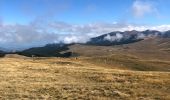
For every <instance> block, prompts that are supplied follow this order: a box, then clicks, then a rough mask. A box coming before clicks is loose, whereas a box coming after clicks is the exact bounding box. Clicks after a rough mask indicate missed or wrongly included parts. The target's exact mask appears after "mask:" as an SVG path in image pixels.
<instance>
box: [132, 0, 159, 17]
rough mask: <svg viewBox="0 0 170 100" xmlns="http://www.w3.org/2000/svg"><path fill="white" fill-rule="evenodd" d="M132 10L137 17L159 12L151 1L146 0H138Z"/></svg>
mask: <svg viewBox="0 0 170 100" xmlns="http://www.w3.org/2000/svg"><path fill="white" fill-rule="evenodd" d="M132 11H133V15H134V16H135V17H143V16H145V15H146V14H151V13H155V12H157V9H156V7H155V6H154V5H153V3H151V2H146V1H145V0H136V1H134V3H133V5H132Z"/></svg>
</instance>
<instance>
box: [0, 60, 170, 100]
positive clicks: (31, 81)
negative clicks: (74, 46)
mask: <svg viewBox="0 0 170 100" xmlns="http://www.w3.org/2000/svg"><path fill="white" fill-rule="evenodd" d="M0 62H1V63H0V99H47V100H54V99H55V100H56V99H85V100H98V99H99V100H114V99H115V100H117V99H121V100H152V99H156V100H170V95H169V94H170V85H169V84H170V73H169V72H144V71H130V70H118V69H110V68H108V67H99V66H97V65H94V64H91V63H88V62H84V61H83V60H81V59H74V58H41V59H40V58H39V59H36V60H34V61H33V60H32V59H29V58H22V57H17V58H15V57H13V58H9V57H6V58H1V59H0Z"/></svg>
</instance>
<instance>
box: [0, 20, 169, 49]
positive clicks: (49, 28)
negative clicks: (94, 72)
mask: <svg viewBox="0 0 170 100" xmlns="http://www.w3.org/2000/svg"><path fill="white" fill-rule="evenodd" d="M36 25H37V24H29V25H20V24H15V25H5V24H2V23H1V25H0V44H1V45H2V46H3V45H4V46H6V47H7V48H9V47H11V48H14V47H21V48H25V47H29V46H39V45H44V44H47V43H59V42H64V43H74V42H76V43H77V42H80V43H85V42H87V41H88V40H89V39H90V38H92V37H95V36H99V35H101V34H105V33H109V32H113V31H131V30H137V31H144V30H147V29H150V30H158V31H167V30H170V25H160V26H143V25H142V26H140V25H132V24H120V23H92V24H85V25H76V24H69V23H65V22H53V23H48V24H47V25H43V27H40V26H36ZM117 36H118V37H120V38H121V36H120V35H119V34H118V35H117ZM108 38H109V36H108Z"/></svg>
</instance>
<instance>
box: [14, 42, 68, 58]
mask: <svg viewBox="0 0 170 100" xmlns="http://www.w3.org/2000/svg"><path fill="white" fill-rule="evenodd" d="M66 50H68V45H65V44H48V45H46V46H44V47H34V48H30V49H27V50H24V51H21V52H17V54H19V55H24V56H28V57H32V56H36V57H70V56H71V52H65V53H60V52H62V51H66Z"/></svg>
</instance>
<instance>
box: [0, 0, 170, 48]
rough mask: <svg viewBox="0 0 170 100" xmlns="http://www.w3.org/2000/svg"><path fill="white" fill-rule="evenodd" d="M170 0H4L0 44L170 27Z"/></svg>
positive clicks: (31, 43) (36, 43)
mask: <svg viewBox="0 0 170 100" xmlns="http://www.w3.org/2000/svg"><path fill="white" fill-rule="evenodd" d="M169 9H170V0H0V47H2V48H11V49H21V48H28V47H32V46H42V45H45V44H47V43H59V42H64V43H72V42H81V43H84V42H87V41H88V40H89V39H90V38H91V37H95V36H99V35H101V34H105V33H108V32H112V31H127V30H139V31H142V30H146V29H150V30H159V31H167V30H170V11H169Z"/></svg>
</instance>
